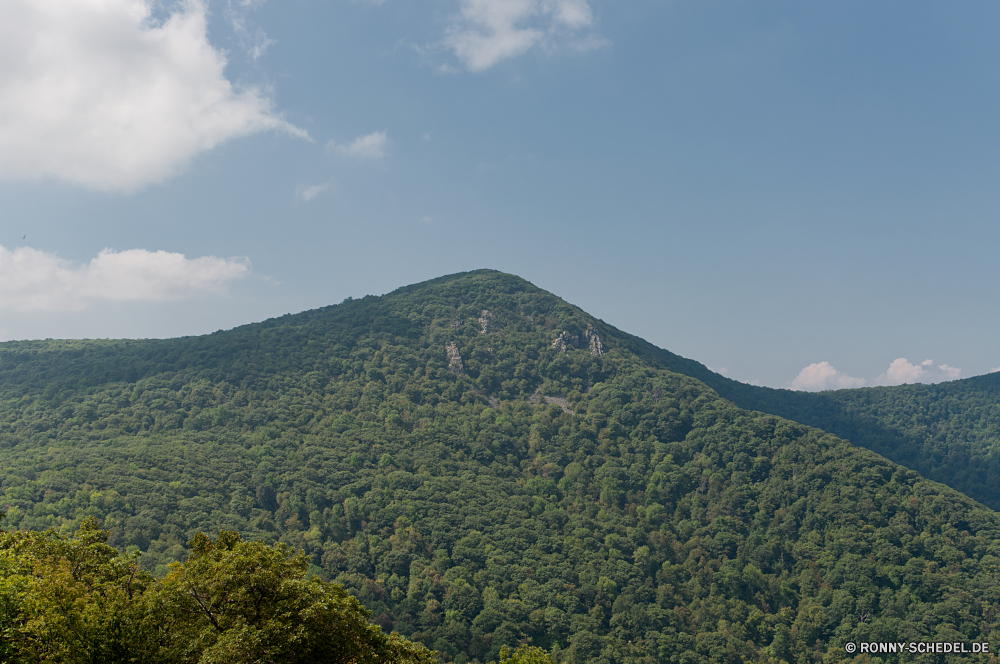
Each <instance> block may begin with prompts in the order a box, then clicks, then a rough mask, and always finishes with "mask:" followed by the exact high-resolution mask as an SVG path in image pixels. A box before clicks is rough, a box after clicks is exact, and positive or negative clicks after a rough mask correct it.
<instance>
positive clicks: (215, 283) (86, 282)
mask: <svg viewBox="0 0 1000 664" xmlns="http://www.w3.org/2000/svg"><path fill="white" fill-rule="evenodd" d="M249 274H250V261H249V260H248V259H246V258H219V257H217V256H202V257H200V258H187V257H186V256H184V255H183V254H178V253H171V252H167V251H147V250H145V249H129V250H127V251H114V250H112V249H105V250H103V251H101V252H100V253H99V254H98V255H97V257H96V258H94V259H92V260H91V261H90V262H89V263H85V264H82V265H81V264H74V263H72V262H70V261H67V260H64V259H62V258H59V256H57V255H55V254H51V253H47V252H44V251H40V250H38V249H32V248H29V247H19V248H17V249H14V250H9V249H6V248H4V247H2V246H0V310H8V311H72V310H81V309H86V308H87V306H88V305H89V304H91V303H93V302H98V301H118V302H165V301H170V300H183V299H187V298H191V297H196V296H199V295H204V294H216V295H218V294H224V293H225V292H226V290H227V286H228V285H229V284H230V283H231V282H232V281H234V280H236V279H241V278H243V277H246V276H247V275H249Z"/></svg>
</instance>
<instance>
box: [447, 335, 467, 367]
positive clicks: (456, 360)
mask: <svg viewBox="0 0 1000 664" xmlns="http://www.w3.org/2000/svg"><path fill="white" fill-rule="evenodd" d="M444 349H445V352H447V353H448V371H453V372H455V373H462V372H463V371H465V366H464V365H463V364H462V355H461V354H460V353H459V352H458V344H456V343H455V342H454V341H452V342H451V343H450V344H448V345H447V346H445V347H444Z"/></svg>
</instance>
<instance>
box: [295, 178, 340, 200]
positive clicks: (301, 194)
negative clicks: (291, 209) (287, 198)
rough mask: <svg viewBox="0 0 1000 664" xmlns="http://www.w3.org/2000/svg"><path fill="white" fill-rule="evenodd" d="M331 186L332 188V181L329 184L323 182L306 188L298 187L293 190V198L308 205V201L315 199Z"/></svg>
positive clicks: (303, 186)
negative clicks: (299, 199)
mask: <svg viewBox="0 0 1000 664" xmlns="http://www.w3.org/2000/svg"><path fill="white" fill-rule="evenodd" d="M332 186H333V181H332V180H331V181H330V182H323V183H321V184H312V185H308V186H307V185H299V186H298V187H297V188H296V189H295V196H296V197H297V198H301V199H302V200H304V201H305V202H307V203H308V202H309V201H311V200H312V199H314V198H316V197H317V196H319V195H320V194H322V193H323V192H324V191H326V190H327V189H329V188H330V187H332Z"/></svg>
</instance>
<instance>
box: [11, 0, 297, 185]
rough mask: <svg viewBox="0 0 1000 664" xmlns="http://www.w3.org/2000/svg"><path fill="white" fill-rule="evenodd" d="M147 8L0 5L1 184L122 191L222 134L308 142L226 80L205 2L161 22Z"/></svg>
mask: <svg viewBox="0 0 1000 664" xmlns="http://www.w3.org/2000/svg"><path fill="white" fill-rule="evenodd" d="M156 4H157V3H156V0H4V2H0V178H4V179H13V180H38V179H42V178H57V179H61V180H65V181H69V182H72V183H75V184H79V185H83V186H85V187H89V188H93V189H98V190H122V191H131V190H135V189H137V188H139V187H142V186H144V185H146V184H149V183H153V182H160V181H163V180H165V179H167V178H169V177H171V176H173V175H175V174H177V173H178V172H179V171H180V170H181V169H182V168H183V167H184V166H185V165H186V164H187V163H188V162H189V161H190V160H191V158H193V157H194V156H195V155H197V154H199V153H201V152H203V151H205V150H210V149H212V148H213V147H215V146H217V145H219V144H220V143H222V142H223V141H226V140H228V139H231V138H235V137H238V136H246V135H249V134H253V133H256V132H260V131H265V130H269V129H279V130H283V131H287V132H289V133H291V134H294V135H297V136H301V137H307V134H306V132H305V131H303V130H301V129H299V128H297V127H294V126H293V125H291V124H289V123H287V122H286V121H284V120H283V119H282V118H281V117H280V116H279V115H278V114H276V113H275V112H274V111H273V109H272V102H271V99H270V97H269V96H268V95H267V93H266V92H265V91H262V90H259V89H256V88H247V89H243V90H237V89H235V88H234V87H233V85H232V84H231V83H230V82H229V81H228V80H227V79H226V77H225V71H224V70H225V66H226V58H225V55H224V54H223V53H222V51H220V50H217V49H215V48H214V47H213V46H212V45H211V43H209V40H208V34H207V25H206V12H207V9H206V6H205V2H204V0H184V1H183V2H182V3H181V5H180V8H179V9H177V10H176V11H174V12H173V13H171V14H170V15H169V16H168V17H167V18H166V19H165V20H163V21H161V22H155V21H154V20H153V18H152V9H153V7H154V5H156ZM248 34H249V33H248ZM265 47H266V44H263V43H262V44H261V45H260V49H261V52H262V49H263V48H265Z"/></svg>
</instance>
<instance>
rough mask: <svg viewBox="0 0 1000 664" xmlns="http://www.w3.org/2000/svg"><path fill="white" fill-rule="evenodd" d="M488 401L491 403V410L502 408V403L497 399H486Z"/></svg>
mask: <svg viewBox="0 0 1000 664" xmlns="http://www.w3.org/2000/svg"><path fill="white" fill-rule="evenodd" d="M486 401H487V402H489V404H490V408H497V407H499V406H500V402H499V401H497V398H496V397H486Z"/></svg>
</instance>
